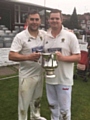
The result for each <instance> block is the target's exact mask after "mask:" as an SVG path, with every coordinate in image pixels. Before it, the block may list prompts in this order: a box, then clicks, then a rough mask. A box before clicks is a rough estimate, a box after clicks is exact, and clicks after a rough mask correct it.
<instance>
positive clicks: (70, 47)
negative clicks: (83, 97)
mask: <svg viewBox="0 0 90 120" xmlns="http://www.w3.org/2000/svg"><path fill="white" fill-rule="evenodd" d="M44 50H45V52H55V51H61V53H62V54H63V55H64V56H69V55H71V54H77V53H80V48H79V43H78V40H77V38H76V36H75V35H74V33H72V32H69V31H68V30H65V29H62V30H61V31H60V33H59V34H58V35H57V36H56V38H54V37H53V36H52V34H51V31H49V32H48V33H47V35H46V37H45V43H44ZM73 68H74V63H73V62H72V63H71V62H63V61H58V67H57V68H56V69H55V72H54V73H55V75H56V77H55V78H52V79H51V78H46V83H48V84H62V85H73Z"/></svg>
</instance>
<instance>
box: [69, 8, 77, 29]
mask: <svg viewBox="0 0 90 120" xmlns="http://www.w3.org/2000/svg"><path fill="white" fill-rule="evenodd" d="M69 28H70V29H78V28H79V25H78V16H77V13H76V8H74V10H73V13H72V15H71V18H70V26H69Z"/></svg>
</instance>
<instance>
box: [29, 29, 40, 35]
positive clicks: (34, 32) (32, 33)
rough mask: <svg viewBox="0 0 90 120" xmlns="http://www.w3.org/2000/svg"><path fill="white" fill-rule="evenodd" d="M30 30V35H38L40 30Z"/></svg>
mask: <svg viewBox="0 0 90 120" xmlns="http://www.w3.org/2000/svg"><path fill="white" fill-rule="evenodd" d="M28 31H29V33H30V35H32V36H33V37H37V35H38V30H36V31H32V30H30V29H28Z"/></svg>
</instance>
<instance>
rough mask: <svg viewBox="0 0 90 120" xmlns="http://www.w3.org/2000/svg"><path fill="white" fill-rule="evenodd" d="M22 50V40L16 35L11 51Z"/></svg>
mask: <svg viewBox="0 0 90 120" xmlns="http://www.w3.org/2000/svg"><path fill="white" fill-rule="evenodd" d="M21 50H22V41H21V39H20V38H19V37H18V36H17V35H16V36H15V38H14V39H13V42H12V45H11V48H10V51H13V52H20V51H21Z"/></svg>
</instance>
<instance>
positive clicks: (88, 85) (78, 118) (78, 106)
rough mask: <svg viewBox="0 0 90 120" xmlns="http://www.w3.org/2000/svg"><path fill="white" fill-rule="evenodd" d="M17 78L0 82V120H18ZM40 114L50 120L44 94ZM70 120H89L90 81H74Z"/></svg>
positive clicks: (44, 94) (79, 79)
mask: <svg viewBox="0 0 90 120" xmlns="http://www.w3.org/2000/svg"><path fill="white" fill-rule="evenodd" d="M17 95H18V78H13V79H7V80H1V81H0V120H18V117H17V104H18V96H17ZM41 114H42V116H44V117H46V118H47V120H50V111H49V108H48V103H47V99H46V93H45V84H44V91H43V97H42V105H41ZM72 120H90V79H89V80H88V82H83V81H82V79H81V78H78V79H77V80H75V83H74V86H73V91H72Z"/></svg>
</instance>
